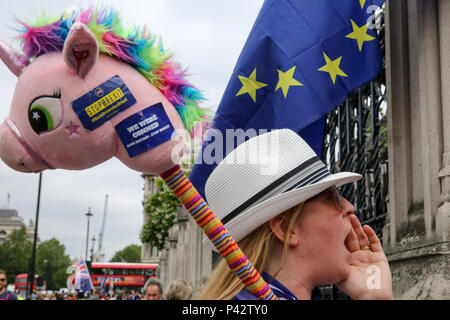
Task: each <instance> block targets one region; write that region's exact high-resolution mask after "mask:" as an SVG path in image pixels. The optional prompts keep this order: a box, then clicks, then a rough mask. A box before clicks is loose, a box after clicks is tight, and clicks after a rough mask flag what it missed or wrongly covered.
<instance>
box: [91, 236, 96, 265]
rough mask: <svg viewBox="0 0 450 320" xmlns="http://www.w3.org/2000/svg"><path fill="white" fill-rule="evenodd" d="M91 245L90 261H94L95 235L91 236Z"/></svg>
mask: <svg viewBox="0 0 450 320" xmlns="http://www.w3.org/2000/svg"><path fill="white" fill-rule="evenodd" d="M91 241H92V247H91V261H94V259H95V257H94V248H95V236H92V239H91Z"/></svg>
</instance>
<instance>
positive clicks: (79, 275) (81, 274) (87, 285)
mask: <svg viewBox="0 0 450 320" xmlns="http://www.w3.org/2000/svg"><path fill="white" fill-rule="evenodd" d="M75 288H76V289H78V290H81V291H83V292H84V293H85V292H89V291H91V290H92V289H93V288H94V286H93V284H92V280H91V276H90V275H89V270H88V268H87V266H86V264H85V263H84V260H83V259H80V262H79V263H78V265H77V269H76V271H75Z"/></svg>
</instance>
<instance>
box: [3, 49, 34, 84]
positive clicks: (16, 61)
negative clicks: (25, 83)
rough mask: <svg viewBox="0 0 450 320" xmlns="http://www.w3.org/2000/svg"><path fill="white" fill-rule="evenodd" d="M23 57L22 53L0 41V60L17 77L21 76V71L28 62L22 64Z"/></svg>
mask: <svg viewBox="0 0 450 320" xmlns="http://www.w3.org/2000/svg"><path fill="white" fill-rule="evenodd" d="M23 57H24V55H23V53H21V52H20V51H18V50H16V49H14V48H13V47H11V46H10V45H9V44H7V43H6V42H4V41H2V40H0V59H2V60H3V62H4V63H5V64H6V66H7V67H8V68H9V70H11V72H12V73H14V74H15V75H16V76H17V77H19V76H20V75H21V73H22V71H23V69H24V68H25V67H26V66H27V65H28V64H29V62H23Z"/></svg>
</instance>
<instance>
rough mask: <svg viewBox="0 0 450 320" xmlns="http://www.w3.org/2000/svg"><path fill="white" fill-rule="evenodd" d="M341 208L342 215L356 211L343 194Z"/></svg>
mask: <svg viewBox="0 0 450 320" xmlns="http://www.w3.org/2000/svg"><path fill="white" fill-rule="evenodd" d="M341 210H342V215H344V216H347V215H350V214H352V213H353V212H355V207H354V206H353V205H352V204H351V202H350V201H348V200H347V199H345V198H344V197H342V196H341Z"/></svg>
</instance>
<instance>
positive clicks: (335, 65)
mask: <svg viewBox="0 0 450 320" xmlns="http://www.w3.org/2000/svg"><path fill="white" fill-rule="evenodd" d="M323 56H324V58H325V61H326V63H327V64H326V65H324V66H323V67H322V68H320V69H319V71H324V72H328V73H329V74H330V77H331V80H332V81H333V84H335V83H336V76H342V77H348V76H347V75H346V74H345V72H344V71H342V70H341V69H340V68H339V65H340V64H341V60H342V56H340V57H339V58H337V59H335V60H333V61H332V60H331V59H330V58H329V57H328V56H327V54H326V53H325V52H324V53H323Z"/></svg>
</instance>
